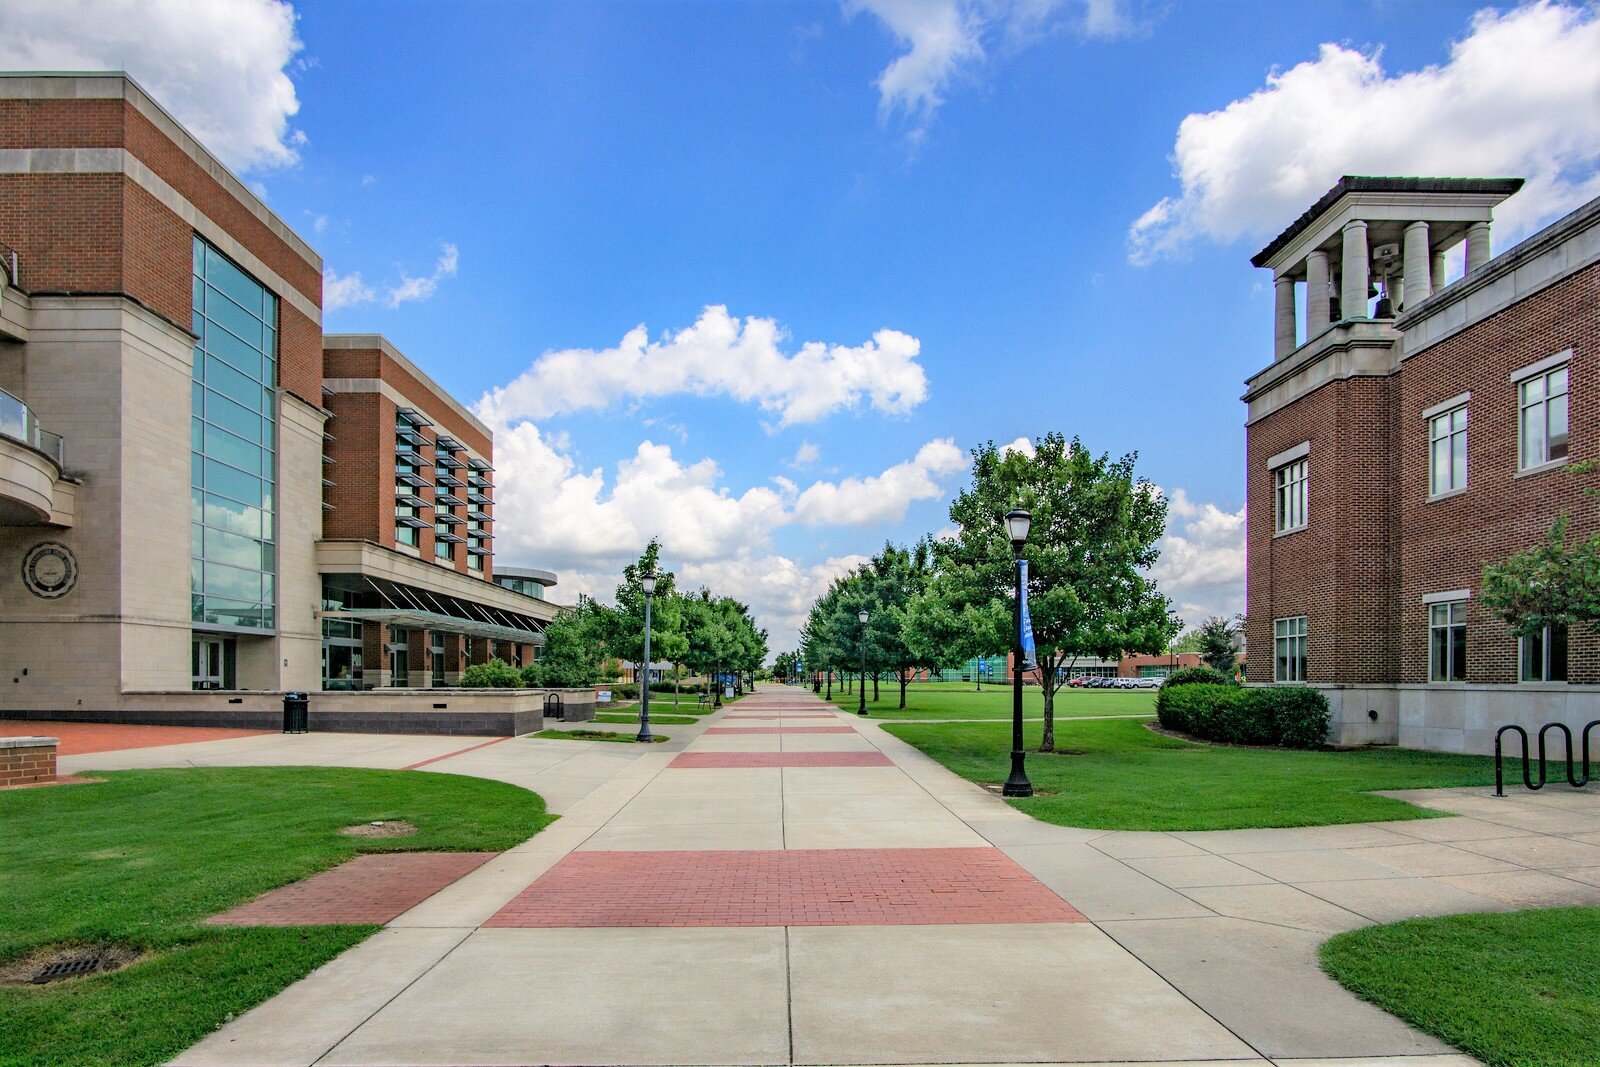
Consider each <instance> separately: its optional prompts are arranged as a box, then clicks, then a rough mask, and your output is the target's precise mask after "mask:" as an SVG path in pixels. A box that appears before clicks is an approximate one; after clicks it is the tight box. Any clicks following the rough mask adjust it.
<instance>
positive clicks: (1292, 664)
mask: <svg viewBox="0 0 1600 1067" xmlns="http://www.w3.org/2000/svg"><path fill="white" fill-rule="evenodd" d="M1272 680H1273V681H1274V682H1303V681H1305V680H1306V617H1305V616H1304V615H1294V616H1291V617H1289V618H1286V619H1275V620H1273V623H1272Z"/></svg>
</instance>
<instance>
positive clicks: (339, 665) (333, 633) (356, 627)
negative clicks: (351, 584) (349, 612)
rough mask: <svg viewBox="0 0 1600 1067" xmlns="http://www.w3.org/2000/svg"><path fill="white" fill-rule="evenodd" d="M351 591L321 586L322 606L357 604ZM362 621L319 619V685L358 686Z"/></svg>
mask: <svg viewBox="0 0 1600 1067" xmlns="http://www.w3.org/2000/svg"><path fill="white" fill-rule="evenodd" d="M357 606H358V605H357V603H356V597H355V596H354V594H352V593H350V592H348V591H345V590H341V589H334V588H332V587H331V586H329V585H328V584H327V583H326V582H324V583H323V587H322V610H323V611H325V612H327V611H344V610H346V609H349V608H353V607H357ZM362 625H363V624H362V623H361V622H359V621H357V620H354V619H330V618H328V617H327V616H324V617H323V619H322V688H324V689H361V688H363V687H364V684H363V681H362V676H363V674H364V673H365V671H364V667H365V664H364V663H363V662H362V659H363V652H362Z"/></svg>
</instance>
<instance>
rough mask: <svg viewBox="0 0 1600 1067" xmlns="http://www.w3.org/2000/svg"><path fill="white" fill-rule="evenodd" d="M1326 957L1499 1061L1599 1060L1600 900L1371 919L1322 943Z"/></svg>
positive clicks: (1391, 1002) (1419, 1018) (1411, 1018)
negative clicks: (1587, 904) (1589, 904)
mask: <svg viewBox="0 0 1600 1067" xmlns="http://www.w3.org/2000/svg"><path fill="white" fill-rule="evenodd" d="M1322 966H1323V969H1325V970H1326V971H1327V972H1328V973H1329V974H1331V975H1332V976H1333V977H1334V978H1335V979H1337V980H1338V981H1339V982H1340V983H1342V984H1343V985H1344V986H1345V987H1347V988H1348V989H1350V990H1351V991H1352V992H1354V993H1356V994H1357V995H1358V996H1360V997H1362V998H1363V999H1366V1000H1370V1001H1372V1002H1373V1003H1374V1004H1377V1005H1378V1006H1379V1007H1381V1008H1383V1009H1384V1010H1386V1011H1390V1012H1393V1013H1394V1014H1396V1015H1398V1016H1399V1017H1400V1018H1402V1019H1404V1020H1405V1021H1406V1022H1408V1023H1410V1024H1411V1025H1413V1026H1415V1027H1417V1028H1419V1029H1421V1030H1425V1031H1427V1032H1428V1033H1430V1034H1432V1035H1434V1036H1435V1037H1437V1038H1439V1039H1440V1040H1441V1041H1446V1042H1449V1043H1450V1044H1452V1045H1454V1046H1456V1047H1457V1048H1459V1049H1461V1050H1462V1051H1463V1052H1467V1053H1469V1054H1471V1055H1473V1056H1476V1057H1477V1058H1478V1059H1480V1060H1482V1061H1483V1062H1484V1063H1487V1064H1490V1065H1492V1067H1592V1065H1593V1064H1596V1063H1600V908H1552V909H1547V910H1536V911H1519V912H1512V913H1509V914H1504V915H1449V916H1445V917H1443V918H1438V919H1408V920H1406V921H1405V922H1398V923H1391V924H1389V925H1386V926H1369V927H1367V928H1365V929H1362V930H1352V931H1350V932H1349V933H1344V934H1340V935H1338V936H1337V937H1334V938H1332V939H1330V940H1329V941H1327V942H1326V943H1325V944H1323V946H1322Z"/></svg>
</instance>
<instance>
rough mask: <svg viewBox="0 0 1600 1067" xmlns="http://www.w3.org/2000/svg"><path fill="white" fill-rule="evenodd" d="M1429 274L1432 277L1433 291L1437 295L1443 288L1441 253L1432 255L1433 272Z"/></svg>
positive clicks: (1442, 260) (1442, 257)
mask: <svg viewBox="0 0 1600 1067" xmlns="http://www.w3.org/2000/svg"><path fill="white" fill-rule="evenodd" d="M1431 273H1432V275H1433V291H1434V292H1436V293H1437V292H1438V291H1439V290H1440V289H1443V288H1444V253H1443V252H1435V253H1434V254H1433V270H1432V271H1431Z"/></svg>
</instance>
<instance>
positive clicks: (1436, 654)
mask: <svg viewBox="0 0 1600 1067" xmlns="http://www.w3.org/2000/svg"><path fill="white" fill-rule="evenodd" d="M1428 680H1429V681H1433V682H1464V681H1466V680H1467V602H1466V601H1465V600H1451V601H1448V602H1446V603H1442V604H1429V605H1428Z"/></svg>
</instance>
